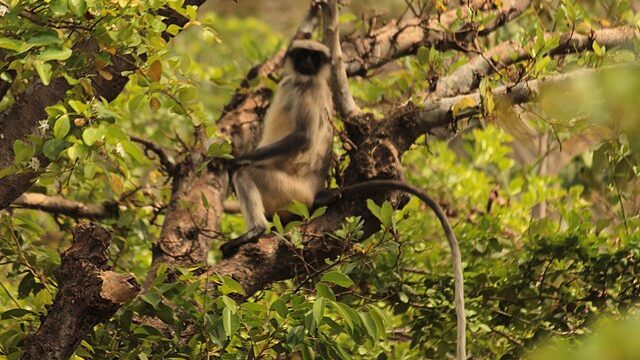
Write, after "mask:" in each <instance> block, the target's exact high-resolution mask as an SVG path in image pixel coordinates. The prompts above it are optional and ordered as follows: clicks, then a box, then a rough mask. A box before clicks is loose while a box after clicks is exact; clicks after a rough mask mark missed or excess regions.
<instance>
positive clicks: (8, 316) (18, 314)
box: [0, 309, 36, 320]
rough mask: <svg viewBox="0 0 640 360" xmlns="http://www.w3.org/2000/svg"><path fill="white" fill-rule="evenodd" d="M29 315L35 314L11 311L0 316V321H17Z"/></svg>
mask: <svg viewBox="0 0 640 360" xmlns="http://www.w3.org/2000/svg"><path fill="white" fill-rule="evenodd" d="M30 314H33V315H35V314H36V313H34V312H33V311H31V310H27V309H11V310H7V311H5V312H3V313H2V315H0V319H2V320H7V319H17V318H21V317H23V316H25V315H30Z"/></svg>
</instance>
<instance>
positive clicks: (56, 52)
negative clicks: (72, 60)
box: [38, 47, 73, 61]
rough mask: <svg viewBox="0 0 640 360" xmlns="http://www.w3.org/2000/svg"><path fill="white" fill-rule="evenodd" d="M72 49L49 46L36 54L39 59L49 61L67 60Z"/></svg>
mask: <svg viewBox="0 0 640 360" xmlns="http://www.w3.org/2000/svg"><path fill="white" fill-rule="evenodd" d="M72 53H73V51H71V49H69V48H64V47H50V48H47V49H45V50H44V51H43V52H41V53H40V54H38V59H39V60H40V61H50V60H59V61H62V60H67V59H68V58H69V57H70V56H71V54H72Z"/></svg>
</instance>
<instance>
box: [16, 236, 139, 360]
mask: <svg viewBox="0 0 640 360" xmlns="http://www.w3.org/2000/svg"><path fill="white" fill-rule="evenodd" d="M110 239H111V235H110V234H109V232H108V231H107V230H105V229H104V228H102V227H101V226H99V225H97V224H93V223H80V224H78V226H77V227H76V232H75V236H74V243H73V245H72V246H71V247H70V248H69V249H68V250H67V251H65V252H64V253H63V254H62V263H61V264H60V268H58V269H57V270H56V271H55V275H56V279H57V280H58V293H57V294H56V297H55V299H54V300H53V304H51V307H50V308H49V309H48V312H47V314H46V316H45V317H44V319H43V320H42V321H41V324H40V328H39V329H38V331H37V332H36V333H35V334H33V335H31V336H29V337H28V338H27V340H26V341H25V347H24V352H23V354H22V359H25V360H32V359H34V360H39V359H51V360H67V359H69V357H70V356H71V355H72V354H73V352H74V351H75V349H76V347H77V346H78V345H79V344H80V342H81V341H82V339H83V338H84V336H85V335H86V334H87V333H88V332H89V331H90V330H91V329H92V328H93V327H94V326H95V325H97V324H99V323H101V322H104V321H107V320H108V319H109V318H111V316H113V314H114V313H115V312H116V311H117V310H118V309H119V308H120V307H121V306H122V305H123V304H124V303H125V302H127V301H129V300H131V299H133V298H134V297H135V296H136V295H137V294H138V292H139V291H140V287H139V285H138V284H137V283H136V281H135V279H134V278H133V276H131V275H128V274H119V273H116V272H114V271H113V269H112V268H111V267H110V266H108V265H107V262H108V258H107V248H108V247H109V241H110Z"/></svg>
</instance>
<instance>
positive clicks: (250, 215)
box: [220, 40, 333, 257]
mask: <svg viewBox="0 0 640 360" xmlns="http://www.w3.org/2000/svg"><path fill="white" fill-rule="evenodd" d="M329 59H330V53H329V48H328V47H326V46H325V45H323V44H321V43H319V42H317V41H312V40H296V41H293V43H292V44H291V46H290V47H289V50H288V51H287V54H286V57H285V64H284V71H283V77H282V79H281V80H280V83H279V84H278V88H277V89H276V93H275V97H274V99H273V102H272V104H271V106H270V107H269V109H268V110H267V113H266V115H265V119H264V125H263V130H262V136H261V138H260V141H259V142H258V146H257V148H256V149H254V150H252V151H250V152H248V153H246V154H243V155H241V156H239V157H238V158H236V159H235V163H234V164H232V165H233V167H235V172H234V173H233V176H232V181H233V186H234V188H235V191H236V195H237V196H238V200H239V202H240V210H241V211H242V215H243V216H244V218H245V221H246V226H247V232H246V233H245V234H243V235H241V236H240V237H238V238H236V239H234V240H231V241H229V242H226V243H225V244H223V245H222V246H221V247H220V250H221V251H222V254H223V255H224V256H225V257H227V256H229V255H231V254H232V253H233V252H234V251H235V250H236V249H237V248H238V247H239V246H241V245H243V244H246V243H248V242H252V241H255V240H257V238H258V237H259V236H260V235H262V234H263V233H264V231H265V230H266V228H267V225H268V223H267V217H271V216H273V215H274V214H276V213H277V212H278V210H281V209H282V208H283V207H285V206H286V205H288V204H290V203H291V202H292V201H294V200H296V201H299V202H301V203H303V204H305V205H307V207H311V205H313V201H314V199H315V197H316V194H318V192H320V190H322V189H323V188H324V183H325V180H326V178H327V174H328V170H329V167H330V165H331V148H332V146H333V145H332V144H333V128H332V126H331V124H330V122H329V118H330V117H332V116H333V102H332V100H331V90H330V89H329V84H328V81H329V75H330V67H329Z"/></svg>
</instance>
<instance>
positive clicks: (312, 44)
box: [287, 40, 330, 76]
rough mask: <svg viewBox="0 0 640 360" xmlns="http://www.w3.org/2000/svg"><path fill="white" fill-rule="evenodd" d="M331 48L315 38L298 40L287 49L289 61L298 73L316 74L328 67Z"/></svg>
mask: <svg viewBox="0 0 640 360" xmlns="http://www.w3.org/2000/svg"><path fill="white" fill-rule="evenodd" d="M329 58H330V54H329V48H328V47H326V46H325V45H323V44H321V43H319V42H317V41H313V40H296V41H294V42H293V43H292V44H291V47H289V51H287V62H288V63H289V64H291V66H292V67H293V69H292V70H293V71H295V72H296V73H299V74H302V75H306V76H315V75H317V74H319V73H320V72H322V71H323V70H324V69H325V68H326V69H328V66H327V65H328V64H329Z"/></svg>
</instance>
